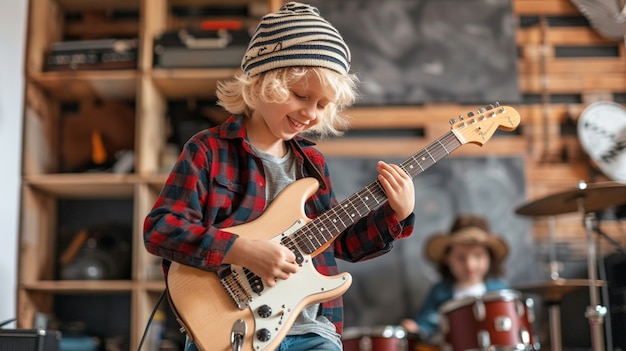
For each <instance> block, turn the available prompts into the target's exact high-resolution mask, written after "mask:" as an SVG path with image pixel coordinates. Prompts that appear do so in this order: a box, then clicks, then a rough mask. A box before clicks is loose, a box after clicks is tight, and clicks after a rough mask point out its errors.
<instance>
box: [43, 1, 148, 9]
mask: <svg viewBox="0 0 626 351" xmlns="http://www.w3.org/2000/svg"><path fill="white" fill-rule="evenodd" d="M55 1H56V2H57V3H59V5H60V6H61V7H63V8H64V9H77V10H80V9H89V10H91V9H128V8H131V9H136V8H139V6H140V0H89V1H85V0H55Z"/></svg>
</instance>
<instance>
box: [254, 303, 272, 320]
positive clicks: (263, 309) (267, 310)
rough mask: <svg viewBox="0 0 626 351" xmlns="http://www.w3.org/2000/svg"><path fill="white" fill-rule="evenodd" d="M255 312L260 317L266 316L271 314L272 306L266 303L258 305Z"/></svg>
mask: <svg viewBox="0 0 626 351" xmlns="http://www.w3.org/2000/svg"><path fill="white" fill-rule="evenodd" d="M257 313H258V314H259V317H261V318H268V317H269V316H271V315H272V308H271V307H270V306H268V305H261V306H259V309H258V310H257Z"/></svg>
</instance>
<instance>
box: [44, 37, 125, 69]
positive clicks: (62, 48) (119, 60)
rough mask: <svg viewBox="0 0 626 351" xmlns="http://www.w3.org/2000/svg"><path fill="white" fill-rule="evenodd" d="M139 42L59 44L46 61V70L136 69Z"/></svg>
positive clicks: (106, 40)
mask: <svg viewBox="0 0 626 351" xmlns="http://www.w3.org/2000/svg"><path fill="white" fill-rule="evenodd" d="M136 67H137V39H96V40H76V41H65V42H57V43H54V44H52V49H51V50H50V54H49V55H48V57H47V60H46V71H84V70H111V69H134V68H136Z"/></svg>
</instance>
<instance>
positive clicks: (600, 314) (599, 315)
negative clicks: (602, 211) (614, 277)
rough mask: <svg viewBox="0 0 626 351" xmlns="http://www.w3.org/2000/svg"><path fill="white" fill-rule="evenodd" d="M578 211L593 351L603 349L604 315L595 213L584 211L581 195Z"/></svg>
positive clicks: (584, 186) (585, 185) (587, 314)
mask: <svg viewBox="0 0 626 351" xmlns="http://www.w3.org/2000/svg"><path fill="white" fill-rule="evenodd" d="M586 188H587V183H585V182H584V181H580V182H578V189H579V190H585V189H586ZM576 201H577V202H578V211H579V212H580V214H581V215H582V216H583V219H584V226H585V231H586V233H587V242H588V246H589V252H588V256H587V270H588V274H589V302H590V305H589V306H587V310H586V312H585V317H587V319H588V320H589V327H590V329H591V346H592V350H593V351H604V350H605V349H604V331H603V324H604V316H605V315H606V307H604V306H601V305H600V304H599V302H598V290H597V289H598V288H597V285H596V284H597V280H598V279H597V277H596V247H595V243H594V241H593V225H592V221H593V220H594V219H595V217H596V215H595V213H593V212H590V213H586V211H585V207H584V204H583V197H579V198H578V199H577V200H576Z"/></svg>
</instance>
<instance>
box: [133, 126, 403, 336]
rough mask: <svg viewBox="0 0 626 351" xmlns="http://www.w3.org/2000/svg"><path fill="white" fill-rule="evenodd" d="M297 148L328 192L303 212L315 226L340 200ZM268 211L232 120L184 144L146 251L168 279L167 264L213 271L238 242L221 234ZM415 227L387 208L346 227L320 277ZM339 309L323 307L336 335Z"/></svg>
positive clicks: (335, 304)
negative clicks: (340, 262)
mask: <svg viewBox="0 0 626 351" xmlns="http://www.w3.org/2000/svg"><path fill="white" fill-rule="evenodd" d="M297 141H298V143H299V144H300V145H301V146H302V148H303V150H304V152H305V153H306V154H307V156H308V157H309V159H311V161H312V162H313V163H314V164H315V166H316V167H318V169H320V170H321V171H322V173H323V174H324V177H325V180H326V184H327V185H328V188H327V189H321V187H320V189H318V191H317V192H316V193H315V194H314V195H313V196H311V197H310V198H309V199H308V200H307V201H306V204H305V209H304V211H305V213H306V214H307V216H309V217H310V218H313V217H315V216H318V215H319V214H321V213H323V212H325V211H326V210H328V209H330V208H331V207H332V206H334V205H336V204H337V200H336V199H335V196H334V193H333V191H332V186H331V185H330V184H331V182H330V179H329V172H328V168H327V167H326V162H325V160H324V157H323V156H322V154H321V153H320V152H319V151H318V150H316V149H315V148H314V147H313V143H311V142H310V141H307V140H306V139H302V138H299V137H298V138H297ZM294 154H295V156H296V160H297V162H298V165H299V167H298V168H297V169H298V171H297V172H298V174H297V177H298V179H300V178H303V177H310V176H313V175H312V174H310V173H309V172H307V169H306V167H304V158H303V156H302V155H301V154H300V153H298V152H294ZM266 204H267V202H266V199H265V178H264V176H263V164H262V161H261V159H260V158H258V157H257V156H255V154H254V152H253V151H252V149H251V147H250V144H249V142H248V140H247V139H246V129H245V125H244V123H243V117H241V116H232V117H231V118H229V119H228V120H227V121H226V122H224V123H223V124H221V125H219V126H217V127H214V128H211V129H208V130H205V131H202V132H200V133H198V134H196V135H195V136H194V137H192V138H191V139H190V140H189V141H188V142H187V143H186V144H185V146H184V148H183V151H182V152H181V154H180V156H179V158H178V160H177V162H176V164H175V165H174V167H173V169H172V171H171V173H170V175H169V177H168V179H167V181H166V183H165V185H164V186H163V189H162V190H161V193H160V195H159V197H158V199H157V201H156V203H155V204H154V207H153V208H152V210H151V211H150V213H149V214H148V215H147V217H146V219H145V222H144V242H145V246H146V249H147V250H148V252H150V253H152V254H154V255H157V256H160V257H162V258H164V261H163V262H164V268H165V271H166V272H167V267H168V266H169V262H170V261H175V262H178V263H181V264H185V265H190V266H194V267H198V268H200V269H204V270H207V271H216V270H217V269H219V268H220V267H221V266H222V260H223V259H224V255H225V254H226V252H227V251H228V250H229V248H230V247H231V245H232V244H233V242H234V240H235V239H236V238H237V237H238V235H237V234H232V233H229V232H226V231H223V230H220V228H228V227H232V226H236V225H239V224H242V223H246V222H249V221H252V220H254V219H256V218H258V217H259V216H260V215H261V214H263V211H264V210H265V208H266ZM413 222H414V216H413V215H411V216H409V217H408V218H407V219H405V220H404V221H402V222H399V221H398V220H397V218H396V216H395V215H394V214H393V212H392V210H391V208H390V207H389V205H388V204H387V203H385V204H384V205H383V206H381V207H380V208H378V209H377V210H374V211H372V212H371V213H369V214H368V215H367V216H365V217H364V218H361V219H360V220H358V221H356V222H355V224H353V225H352V226H350V227H348V228H347V229H346V230H345V231H344V232H343V233H341V234H340V235H339V236H338V237H337V239H336V240H334V241H333V243H332V245H330V246H329V247H328V248H327V249H326V250H325V251H324V252H322V253H321V254H319V255H316V256H315V257H313V263H314V265H315V267H316V268H317V270H318V271H319V272H320V273H322V274H324V275H335V274H337V273H338V268H337V263H336V261H335V258H339V259H342V260H346V261H350V262H356V261H359V260H364V259H368V258H371V257H375V256H378V255H380V254H383V253H385V252H388V251H389V250H391V248H392V243H393V241H394V239H396V238H402V237H407V236H409V235H410V234H411V233H412V231H413ZM274 234H275V235H278V234H280V233H274ZM268 238H269V237H268ZM342 306H343V303H342V300H341V298H337V299H335V300H332V301H328V302H325V303H323V304H322V314H323V315H324V316H326V317H327V318H328V319H329V320H330V321H331V322H333V323H334V324H335V326H336V328H337V331H338V332H339V333H341V331H342V330H343V307H342Z"/></svg>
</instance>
